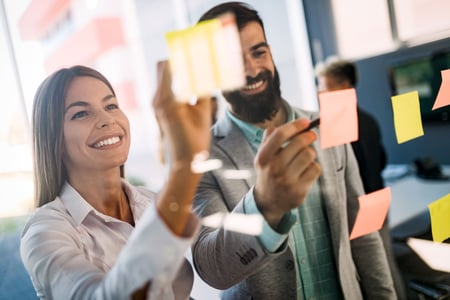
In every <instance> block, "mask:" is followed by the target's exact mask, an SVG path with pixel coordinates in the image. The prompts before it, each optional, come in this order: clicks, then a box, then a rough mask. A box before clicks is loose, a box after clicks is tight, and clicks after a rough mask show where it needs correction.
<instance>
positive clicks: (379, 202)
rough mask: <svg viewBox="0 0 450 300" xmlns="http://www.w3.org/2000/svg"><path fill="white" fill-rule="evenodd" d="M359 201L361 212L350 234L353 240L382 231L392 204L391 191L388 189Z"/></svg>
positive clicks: (363, 197)
mask: <svg viewBox="0 0 450 300" xmlns="http://www.w3.org/2000/svg"><path fill="white" fill-rule="evenodd" d="M358 200H359V211H358V215H357V216H356V220H355V225H354V226H353V229H352V232H351V234H350V239H351V240H352V239H355V238H357V237H360V236H363V235H365V234H368V233H371V232H374V231H377V230H380V229H381V227H382V226H383V223H384V220H385V219H386V216H387V213H388V210H389V206H390V204H391V189H390V188H389V187H387V188H384V189H381V190H378V191H375V192H372V193H369V194H366V195H363V196H361V197H359V198H358Z"/></svg>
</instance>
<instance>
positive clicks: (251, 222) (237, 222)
mask: <svg viewBox="0 0 450 300" xmlns="http://www.w3.org/2000/svg"><path fill="white" fill-rule="evenodd" d="M202 224H203V225H204V226H207V227H211V228H219V227H222V226H223V228H224V229H226V230H230V231H235V232H239V233H243V234H248V235H259V234H261V232H262V227H263V218H262V216H261V215H256V214H254V215H246V214H238V213H231V214H229V213H222V212H218V213H215V214H212V215H210V216H207V217H204V218H203V219H202Z"/></svg>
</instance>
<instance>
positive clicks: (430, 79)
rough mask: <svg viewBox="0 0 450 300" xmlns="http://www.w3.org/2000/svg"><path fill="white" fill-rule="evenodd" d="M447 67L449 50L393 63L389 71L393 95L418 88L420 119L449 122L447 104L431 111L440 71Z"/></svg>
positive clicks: (449, 64)
mask: <svg viewBox="0 0 450 300" xmlns="http://www.w3.org/2000/svg"><path fill="white" fill-rule="evenodd" d="M446 69H450V49H449V50H448V51H442V52H439V53H434V54H432V55H427V56H422V57H416V58H413V59H407V60H403V61H400V62H398V63H395V64H392V65H391V66H390V67H389V70H388V73H389V80H390V84H391V92H392V95H393V96H394V95H399V94H403V93H408V92H413V91H418V93H419V101H420V111H421V116H422V122H424V123H429V122H450V106H446V107H442V108H439V109H436V110H432V107H433V104H434V102H435V100H436V96H437V94H438V92H439V88H440V86H441V82H442V77H441V71H442V70H446Z"/></svg>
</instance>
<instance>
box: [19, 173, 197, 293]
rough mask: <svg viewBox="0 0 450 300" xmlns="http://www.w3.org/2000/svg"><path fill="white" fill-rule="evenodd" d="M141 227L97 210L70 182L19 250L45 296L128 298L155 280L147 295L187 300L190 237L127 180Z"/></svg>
mask: <svg viewBox="0 0 450 300" xmlns="http://www.w3.org/2000/svg"><path fill="white" fill-rule="evenodd" d="M122 184H123V187H124V190H125V192H126V193H127V196H128V199H129V202H130V207H131V210H132V212H133V217H134V221H135V224H136V227H133V226H131V225H130V224H128V223H126V222H123V221H120V220H118V219H115V218H112V217H110V216H106V215H104V214H102V213H100V212H98V211H96V210H95V209H94V208H93V207H92V206H91V205H90V204H89V203H88V202H87V201H86V200H84V199H83V198H82V197H81V196H80V194H78V192H77V191H76V190H75V189H74V188H73V187H72V186H71V185H70V184H68V183H66V184H65V185H64V187H63V189H62V191H61V193H60V195H59V197H57V198H56V199H55V200H54V201H52V202H50V203H48V204H46V205H44V206H42V207H40V208H38V209H37V210H36V211H35V213H34V214H33V215H32V216H31V217H30V219H29V220H28V222H27V224H26V225H25V227H24V230H23V233H22V238H21V245H20V252H21V256H22V261H23V263H24V265H25V268H26V269H27V271H28V273H29V274H30V276H31V280H32V282H33V285H34V288H35V290H36V293H37V295H38V297H40V298H41V299H129V298H130V295H131V294H132V293H133V292H134V291H135V290H137V289H139V288H140V287H142V286H143V285H144V284H146V283H147V282H148V281H151V284H150V289H149V292H148V294H147V298H148V299H188V298H189V294H190V291H191V288H192V283H193V271H192V267H191V266H190V265H189V263H188V262H187V260H186V259H185V258H184V254H185V252H186V250H187V248H188V247H189V246H190V244H191V242H192V239H193V236H194V235H195V233H196V231H197V229H198V226H199V222H198V219H197V218H196V217H195V216H194V215H192V217H191V220H190V222H189V224H190V225H189V226H188V230H187V236H188V237H187V238H180V237H178V236H176V235H174V234H173V233H172V231H171V230H170V229H169V228H168V227H167V226H166V225H165V223H164V222H163V221H162V219H161V218H160V216H159V214H158V213H157V210H156V205H155V201H154V200H155V199H156V196H155V194H154V193H152V192H150V191H148V190H146V189H144V188H141V187H134V186H132V185H131V184H129V183H127V182H126V181H122Z"/></svg>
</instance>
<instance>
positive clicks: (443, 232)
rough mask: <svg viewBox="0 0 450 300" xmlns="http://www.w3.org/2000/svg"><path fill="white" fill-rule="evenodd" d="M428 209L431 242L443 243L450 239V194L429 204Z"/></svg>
mask: <svg viewBox="0 0 450 300" xmlns="http://www.w3.org/2000/svg"><path fill="white" fill-rule="evenodd" d="M428 209H429V210H430V217H431V233H432V234H433V241H435V242H443V241H445V240H446V239H448V238H450V194H448V195H447V196H444V197H442V198H440V199H439V200H436V201H435V202H433V203H430V204H429V205H428Z"/></svg>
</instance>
